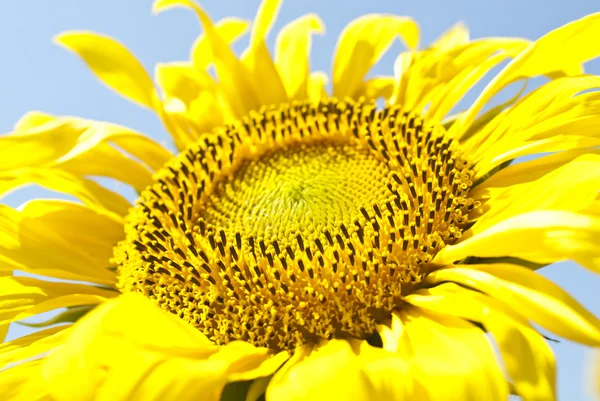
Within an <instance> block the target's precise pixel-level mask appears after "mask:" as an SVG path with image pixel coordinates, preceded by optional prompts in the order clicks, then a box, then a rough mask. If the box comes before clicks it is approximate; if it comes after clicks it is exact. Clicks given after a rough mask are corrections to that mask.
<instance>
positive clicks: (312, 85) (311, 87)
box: [308, 71, 328, 103]
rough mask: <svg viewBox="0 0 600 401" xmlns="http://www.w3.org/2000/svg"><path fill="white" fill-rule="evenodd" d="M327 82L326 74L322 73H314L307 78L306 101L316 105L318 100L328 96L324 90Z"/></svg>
mask: <svg viewBox="0 0 600 401" xmlns="http://www.w3.org/2000/svg"><path fill="white" fill-rule="evenodd" d="M327 80H328V78H327V74H325V73H324V72H323V71H316V72H313V73H311V74H310V77H309V78H308V99H309V100H310V101H311V102H312V103H318V102H319V100H321V99H324V98H326V97H327V96H328V95H327V90H326V89H325V85H326V84H327Z"/></svg>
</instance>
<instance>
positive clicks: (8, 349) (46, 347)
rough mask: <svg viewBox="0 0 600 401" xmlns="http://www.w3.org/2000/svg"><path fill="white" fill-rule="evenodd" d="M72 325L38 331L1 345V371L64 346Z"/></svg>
mask: <svg viewBox="0 0 600 401" xmlns="http://www.w3.org/2000/svg"><path fill="white" fill-rule="evenodd" d="M69 326H70V325H61V326H55V327H51V328H49V329H45V330H40V331H36V332H35V333H32V334H29V335H27V336H24V337H20V338H18V339H16V340H13V341H10V342H5V343H2V344H0V369H4V368H5V367H6V365H8V364H10V363H14V362H18V361H24V360H26V359H28V358H32V357H35V356H37V355H40V354H43V353H45V352H47V351H50V350H52V349H54V348H55V347H56V346H58V345H60V344H62V341H63V339H64V337H65V335H66V334H67V333H68V332H69V330H67V329H68V328H69Z"/></svg>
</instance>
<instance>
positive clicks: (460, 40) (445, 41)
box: [431, 22, 469, 51]
mask: <svg viewBox="0 0 600 401" xmlns="http://www.w3.org/2000/svg"><path fill="white" fill-rule="evenodd" d="M468 42H469V28H467V26H466V25H465V24H464V23H463V22H457V23H456V24H454V25H453V26H452V27H451V28H450V29H448V30H447V31H446V32H444V33H443V34H442V35H441V36H440V37H439V38H437V39H436V40H435V41H434V42H433V43H432V45H431V47H432V48H434V49H436V50H440V51H447V50H450V49H452V48H455V47H457V46H461V45H464V44H466V43H468Z"/></svg>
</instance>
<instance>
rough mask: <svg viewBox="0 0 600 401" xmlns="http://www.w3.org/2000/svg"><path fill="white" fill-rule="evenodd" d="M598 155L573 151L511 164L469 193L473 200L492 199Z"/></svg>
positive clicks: (586, 150) (579, 150)
mask: <svg viewBox="0 0 600 401" xmlns="http://www.w3.org/2000/svg"><path fill="white" fill-rule="evenodd" d="M587 154H590V155H598V154H600V150H598V149H574V150H567V151H564V152H560V153H554V154H551V155H547V156H544V157H540V158H536V159H534V160H528V161H525V162H521V163H516V164H512V165H510V166H508V167H505V168H503V169H502V170H500V171H498V172H496V173H494V174H493V175H492V176H491V177H490V178H487V179H485V180H484V181H483V182H482V183H481V184H479V185H477V186H476V187H475V188H474V189H472V190H471V192H470V193H469V195H470V196H472V197H473V198H485V199H488V198H494V197H496V196H498V194H500V193H501V192H502V191H503V190H504V189H505V188H508V187H511V186H518V185H520V184H528V183H531V182H534V181H535V180H537V179H539V178H541V177H543V176H545V175H546V174H548V173H551V172H553V171H555V170H558V169H559V168H561V167H562V166H564V165H566V164H567V163H570V162H571V161H572V160H575V159H576V158H578V157H579V156H583V155H587Z"/></svg>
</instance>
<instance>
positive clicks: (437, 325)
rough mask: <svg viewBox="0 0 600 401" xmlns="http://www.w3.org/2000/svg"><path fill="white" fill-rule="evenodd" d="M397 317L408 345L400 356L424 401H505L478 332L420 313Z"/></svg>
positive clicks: (495, 367) (497, 374) (491, 357)
mask: <svg viewBox="0 0 600 401" xmlns="http://www.w3.org/2000/svg"><path fill="white" fill-rule="evenodd" d="M400 318H401V320H402V322H403V324H404V335H405V336H406V337H407V339H406V341H407V342H408V344H409V346H408V347H407V348H408V352H407V354H406V355H401V356H402V357H403V358H406V359H408V360H409V361H410V363H411V364H412V369H411V374H412V376H413V377H414V379H415V380H416V381H417V383H418V384H419V385H420V386H421V387H422V388H423V389H425V391H426V394H427V395H428V396H429V398H428V399H431V400H436V401H437V400H440V401H443V400H448V401H450V400H483V399H485V400H498V401H505V400H506V399H507V396H508V388H507V385H506V383H505V381H504V377H503V375H502V372H501V370H500V368H499V366H498V362H497V361H496V358H495V356H494V353H493V347H492V344H491V343H490V342H489V340H488V338H487V337H486V335H485V333H484V332H483V331H482V330H481V329H480V328H478V327H476V326H475V325H473V324H472V323H470V322H467V321H466V320H463V319H458V318H455V317H451V316H438V315H433V314H430V313H428V312H427V311H425V310H423V309H414V308H403V310H402V311H401V312H400ZM408 399H411V398H408ZM416 399H420V398H416Z"/></svg>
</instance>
